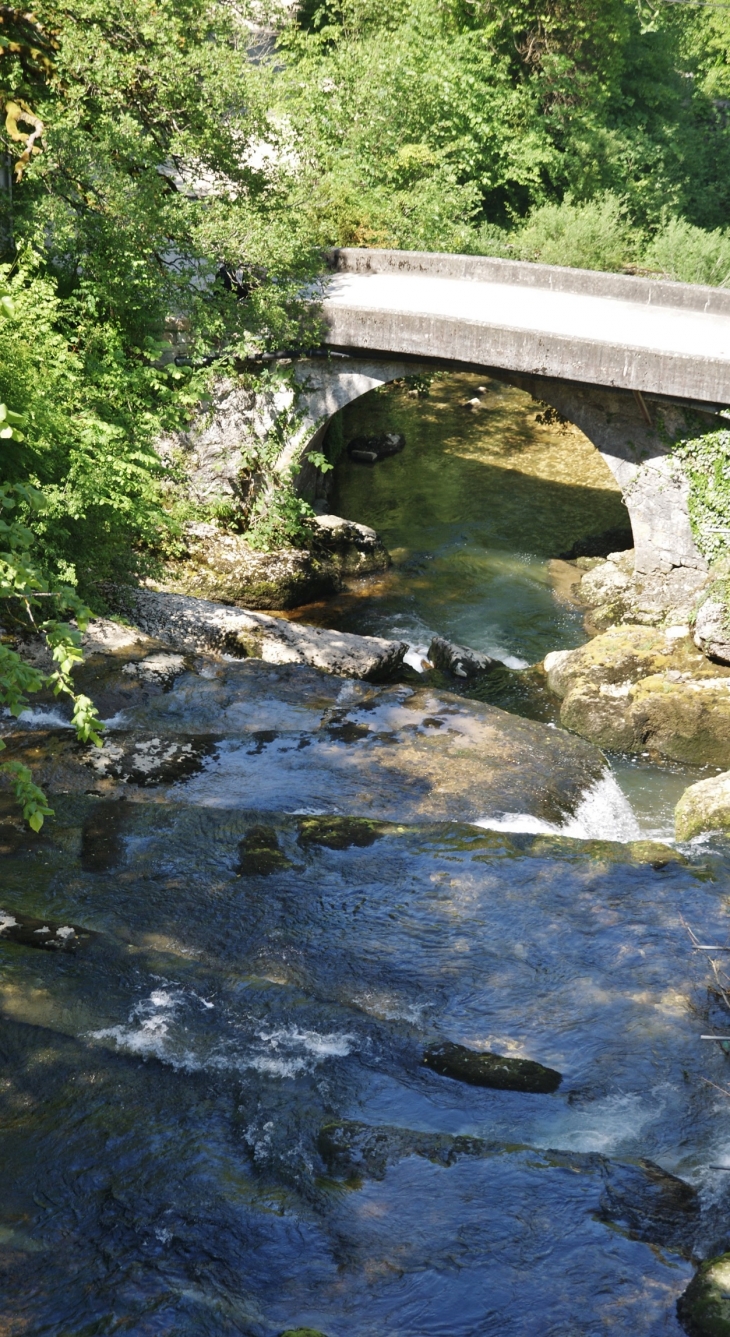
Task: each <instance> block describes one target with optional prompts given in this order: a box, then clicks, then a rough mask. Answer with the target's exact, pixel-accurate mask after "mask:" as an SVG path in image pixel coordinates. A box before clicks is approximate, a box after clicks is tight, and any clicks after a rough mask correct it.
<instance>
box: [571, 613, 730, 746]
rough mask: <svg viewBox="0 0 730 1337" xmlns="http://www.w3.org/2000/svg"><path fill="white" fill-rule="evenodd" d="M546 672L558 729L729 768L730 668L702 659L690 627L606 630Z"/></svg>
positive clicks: (601, 742)
mask: <svg viewBox="0 0 730 1337" xmlns="http://www.w3.org/2000/svg"><path fill="white" fill-rule="evenodd" d="M545 667H546V671H547V675H548V685H549V687H550V689H551V691H553V692H555V694H556V695H557V696H561V697H562V698H563V704H562V707H561V711H560V722H561V724H562V725H563V726H564V728H566V729H570V730H572V731H573V732H574V733H577V734H580V735H581V736H582V737H583V738H588V739H589V740H590V741H591V742H592V743H596V744H597V745H598V746H599V747H605V748H610V749H612V750H614V751H621V752H646V751H650V752H656V753H659V755H660V756H663V757H667V758H669V759H670V760H672V761H681V762H685V763H688V764H690V765H708V764H709V765H716V766H727V765H730V668H727V667H726V666H724V665H720V664H714V663H711V662H710V661H709V660H708V659H707V658H705V656H704V655H702V654H701V653H700V652H699V651H698V650H697V647H696V646H695V645H694V643H693V641H692V639H691V637H690V634H689V628H688V627H669V628H667V629H659V628H655V627H644V626H635V625H628V626H618V627H611V628H610V630H608V631H606V632H603V633H602V634H601V635H600V636H596V637H594V639H593V640H592V641H589V642H588V644H587V645H584V646H581V647H580V648H579V649H577V650H571V651H562V652H559V653H556V654H552V655H548V657H547V659H546V661H545Z"/></svg>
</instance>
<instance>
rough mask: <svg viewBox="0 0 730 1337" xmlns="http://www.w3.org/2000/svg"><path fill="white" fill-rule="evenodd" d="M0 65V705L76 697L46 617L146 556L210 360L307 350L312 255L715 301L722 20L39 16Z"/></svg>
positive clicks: (604, 14)
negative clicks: (558, 272)
mask: <svg viewBox="0 0 730 1337" xmlns="http://www.w3.org/2000/svg"><path fill="white" fill-rule="evenodd" d="M0 70H1V71H2V74H1V76H0V100H1V101H2V113H1V115H2V119H3V120H4V131H3V139H4V143H3V144H2V145H0V266H1V267H2V268H1V272H0V487H2V489H3V490H2V507H3V509H4V511H5V512H6V513H7V514H8V515H10V514H12V517H13V519H12V523H11V522H10V521H8V520H3V521H2V526H3V527H2V534H3V536H4V541H3V544H2V548H3V551H2V553H1V554H0V564H2V565H1V566H0V570H1V571H2V572H4V574H3V576H2V583H1V584H0V599H1V600H2V603H0V622H1V623H2V627H3V628H4V633H5V640H4V641H2V643H0V653H1V654H2V656H3V658H2V673H0V704H2V705H5V706H6V707H7V708H9V709H11V710H15V711H17V710H18V709H20V708H22V705H23V701H24V698H25V695H26V694H27V693H28V692H30V691H33V690H37V689H38V688H40V687H41V686H43V685H46V686H47V685H48V684H49V682H50V685H51V686H52V687H53V688H54V689H55V688H58V689H59V690H63V691H70V692H72V691H73V687H72V682H71V678H70V676H69V675H70V672H71V667H72V661H73V658H74V655H75V654H76V653H77V651H78V645H77V639H78V638H77V632H76V631H75V630H74V628H73V627H72V626H70V624H68V623H66V622H64V621H63V619H64V618H66V617H68V616H69V615H71V614H73V615H74V616H75V618H76V621H77V622H79V624H81V623H83V620H84V618H85V616H86V612H85V605H86V604H89V605H91V606H92V607H93V608H95V609H96V610H97V611H99V610H103V609H104V607H105V590H106V589H107V588H108V585H109V582H115V581H119V580H127V579H135V578H137V577H139V576H140V575H143V574H145V573H150V572H153V571H154V569H155V563H156V562H158V561H159V558H160V554H161V553H162V552H163V551H164V550H165V546H166V545H169V544H170V543H171V542H172V541H174V533H175V527H176V523H177V519H176V515H175V507H174V505H171V502H170V497H171V490H170V488H169V487H166V488H165V487H161V486H160V483H161V472H162V465H161V463H160V461H159V459H158V456H157V454H156V453H155V451H154V448H153V445H154V441H155V439H156V437H157V436H158V435H159V433H160V432H162V431H164V430H166V429H169V428H171V427H174V426H175V425H177V424H180V423H181V422H182V421H183V420H184V418H185V416H186V415H187V414H188V413H189V412H190V410H191V409H192V407H193V405H194V404H195V403H196V402H197V400H198V398H199V396H200V394H201V391H202V388H203V385H204V382H205V380H206V377H207V376H209V374H210V368H211V367H220V366H234V367H239V366H240V365H241V359H244V360H245V359H248V364H247V365H248V373H247V374H248V376H249V379H250V380H251V378H252V377H253V383H255V373H254V372H252V371H251V363H250V358H251V355H253V354H259V353H261V352H262V351H265V350H269V351H271V350H276V349H281V348H288V347H292V346H294V347H297V346H298V347H302V346H305V347H306V346H308V345H310V344H312V343H315V342H316V341H317V339H318V332H317V321H316V311H314V310H312V308H311V307H309V306H308V305H307V304H306V303H303V302H302V300H301V292H302V283H303V281H306V279H307V278H308V277H310V276H312V275H314V274H315V273H316V272H317V271H318V269H319V268H320V267H321V264H322V251H323V248H326V247H328V246H331V245H337V244H354V245H365V246H384V245H388V246H397V247H423V248H426V249H429V248H430V249H442V250H444V249H445V250H449V249H451V250H465V251H473V252H486V253H494V254H505V255H517V256H520V257H524V258H528V259H541V260H544V261H548V262H551V263H562V264H578V265H582V266H589V267H590V266H592V267H597V268H603V269H627V268H628V269H634V270H636V269H639V270H648V271H649V272H653V273H657V274H666V275H670V276H672V277H676V278H679V279H687V280H690V281H702V282H710V283H723V284H725V283H728V282H730V230H729V225H730V126H729V124H728V108H729V107H730V11H725V10H723V9H722V8H719V7H718V8H715V7H713V6H701V5H686V4H678V3H672V4H669V3H663V2H662V0H403V3H401V4H399V5H395V4H393V3H392V0H302V3H301V4H299V5H298V6H284V7H282V6H281V4H280V3H274V0H271V6H270V12H268V11H267V5H266V3H265V0H255V3H254V0H236V2H235V3H234V2H233V0H77V2H76V3H75V4H74V6H73V7H72V8H67V7H65V6H64V5H62V4H60V3H58V2H57V0H40V3H39V4H38V5H37V6H36V8H35V9H34V10H33V11H32V12H31V11H28V10H24V9H20V8H16V7H14V6H11V5H4V4H0ZM21 419H22V423H21ZM723 467H724V466H723ZM8 508H12V509H8ZM305 509H306V508H305ZM250 518H251V521H252V528H251V537H252V539H253V540H254V541H255V542H257V543H259V544H260V545H261V546H271V545H272V544H276V543H281V542H287V541H300V540H303V537H304V536H306V532H307V524H306V514H305V513H304V510H303V509H302V504H301V503H300V502H299V500H298V499H297V497H296V496H295V494H294V492H293V490H292V488H291V485H290V482H288V481H287V480H282V482H281V485H280V486H279V488H278V490H277V489H276V488H272V487H269V488H267V489H265V490H264V491H263V492H262V493H261V495H260V497H259V500H258V502H257V503H256V505H255V506H254V508H253V510H252V512H251V517H250ZM31 590H32V592H33V597H32V598H30V597H29V592H30V591H31ZM81 600H83V601H84V603H82V602H81ZM41 613H42V616H41ZM43 626H45V635H46V637H47V639H48V641H49V644H50V646H51V650H52V652H53V653H54V654H55V653H56V650H57V649H58V654H57V655H56V661H55V662H56V665H57V667H56V669H54V670H53V672H54V673H56V675H58V674H59V673H60V674H61V675H62V676H61V677H58V676H56V677H55V678H52V679H46V680H45V681H42V677H43V675H36V676H35V677H34V676H33V673H31V672H30V670H27V671H26V668H24V667H23V663H22V661H21V659H19V658H18V656H17V654H16V653H15V651H14V650H13V649H12V647H11V642H12V643H13V644H14V643H15V641H14V638H15V637H16V635H17V633H18V632H21V633H22V632H25V633H29V632H31V631H38V630H41V631H43ZM63 647H65V648H63ZM13 656H15V657H13ZM63 675H65V676H63ZM87 710H88V708H87V707H86V706H83V708H82V707H81V706H78V710H77V722H78V724H79V729H80V730H81V732H82V734H83V733H84V730H87V732H88V730H89V729H90V730H91V732H95V731H96V725H93V724H89V723H88V720H90V719H91V716H90V715H88V719H87V716H86V715H84V711H87ZM78 712H80V713H78ZM85 721H86V722H85ZM16 781H17V776H16ZM26 781H27V783H30V780H29V778H28V777H25V779H24V780H23V783H26ZM18 783H20V782H19V781H18ZM27 793H28V794H30V791H27ZM34 801H35V800H34ZM24 802H25V800H24ZM37 802H38V804H40V806H39V807H36V808H35V809H33V808H32V804H31V807H30V808H29V807H28V803H30V799H28V802H27V803H26V808H27V809H28V815H29V816H33V814H34V813H40V815H41V816H42V811H41V809H42V803H41V800H40V799H39V800H37ZM34 820H36V821H37V817H34Z"/></svg>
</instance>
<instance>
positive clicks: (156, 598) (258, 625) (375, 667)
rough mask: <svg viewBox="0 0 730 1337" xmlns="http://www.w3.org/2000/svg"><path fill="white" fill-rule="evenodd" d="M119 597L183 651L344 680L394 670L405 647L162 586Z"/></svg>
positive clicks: (145, 623) (147, 626)
mask: <svg viewBox="0 0 730 1337" xmlns="http://www.w3.org/2000/svg"><path fill="white" fill-rule="evenodd" d="M117 597H118V599H119V602H120V603H122V604H123V606H124V608H125V611H126V612H128V614H129V616H130V617H131V618H132V619H133V620H134V621H135V622H136V623H137V625H138V626H140V627H141V628H142V629H143V630H145V631H147V632H148V633H149V634H150V635H154V636H156V637H158V639H159V640H161V641H164V642H166V644H168V645H170V646H174V647H175V648H176V649H180V650H183V651H193V652H194V651H201V650H202V651H205V650H208V651H212V652H213V653H219V654H220V653H227V654H231V655H236V656H238V657H240V658H245V657H247V656H252V657H253V658H255V659H263V660H265V661H266V663H268V664H310V665H312V666H313V667H315V668H321V669H324V670H325V671H326V672H327V673H335V674H338V675H340V676H342V677H345V678H368V679H377V678H386V677H388V676H389V675H390V674H392V673H394V672H395V671H396V669H398V668H399V667H400V665H401V664H402V662H403V656H404V654H405V653H406V650H407V649H408V646H407V644H406V642H405V641H388V640H385V639H384V638H383V637H380V636H355V635H353V634H352V633H350V632H344V631H327V630H326V629H325V628H324V627H311V626H307V625H306V624H304V623H299V622H287V621H286V620H285V619H284V618H278V617H267V616H266V614H265V613H258V612H248V611H246V610H245V609H242V608H230V607H228V606H227V605H226V604H219V603H211V602H208V600H205V599H193V598H188V597H187V596H185V595H180V594H168V593H164V592H163V591H161V590H148V589H145V590H141V589H140V590H124V591H118V593H117Z"/></svg>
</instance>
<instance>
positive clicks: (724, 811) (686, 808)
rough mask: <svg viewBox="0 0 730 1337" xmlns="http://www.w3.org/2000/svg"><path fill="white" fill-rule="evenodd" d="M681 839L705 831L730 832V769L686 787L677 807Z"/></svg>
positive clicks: (678, 838) (675, 818)
mask: <svg viewBox="0 0 730 1337" xmlns="http://www.w3.org/2000/svg"><path fill="white" fill-rule="evenodd" d="M674 827H675V832H676V836H677V840H691V839H692V837H693V836H698V835H700V834H701V833H702V832H703V831H730V771H723V773H722V774H721V775H712V776H710V777H709V779H707V780H699V781H698V782H697V784H695V785H690V786H689V788H687V789H685V791H684V793H683V795H682V797H681V799H680V800H679V803H678V804H677V806H676V808H675V809H674Z"/></svg>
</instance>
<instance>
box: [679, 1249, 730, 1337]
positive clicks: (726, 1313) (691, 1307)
mask: <svg viewBox="0 0 730 1337" xmlns="http://www.w3.org/2000/svg"><path fill="white" fill-rule="evenodd" d="M677 1315H678V1318H679V1321H680V1323H681V1324H682V1327H683V1328H684V1329H685V1332H687V1333H689V1335H690V1337H730V1254H728V1253H724V1254H722V1255H721V1256H720V1257H719V1258H708V1259H707V1261H706V1262H704V1263H703V1264H702V1266H701V1267H700V1269H699V1271H698V1272H697V1273H696V1275H695V1276H694V1277H693V1278H692V1280H691V1282H690V1283H689V1286H688V1287H687V1289H686V1291H685V1292H684V1294H683V1295H681V1296H680V1298H679V1300H678V1301H677Z"/></svg>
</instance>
